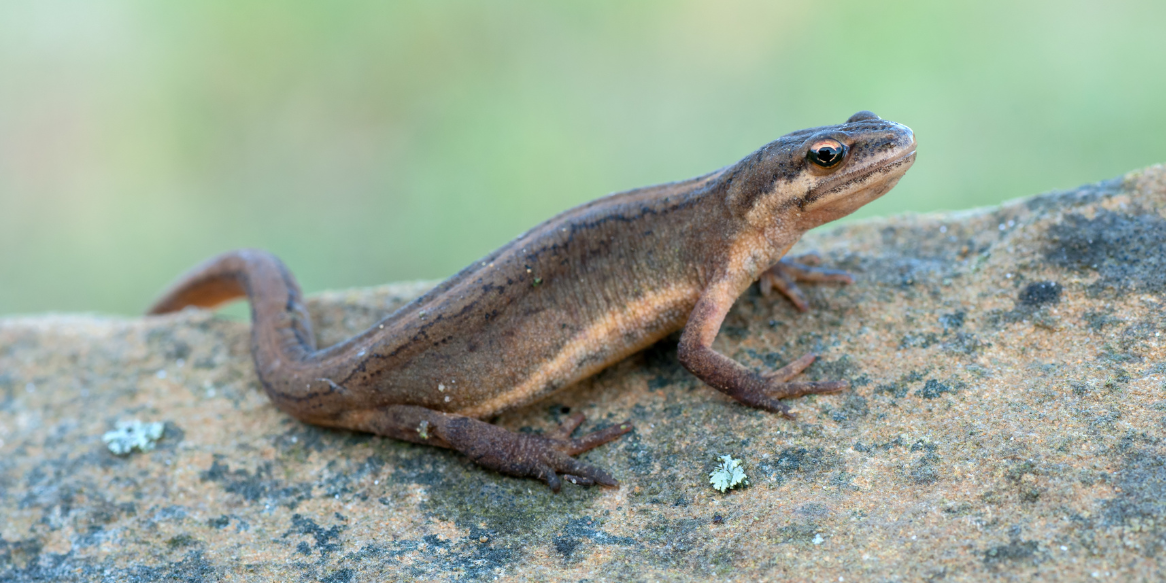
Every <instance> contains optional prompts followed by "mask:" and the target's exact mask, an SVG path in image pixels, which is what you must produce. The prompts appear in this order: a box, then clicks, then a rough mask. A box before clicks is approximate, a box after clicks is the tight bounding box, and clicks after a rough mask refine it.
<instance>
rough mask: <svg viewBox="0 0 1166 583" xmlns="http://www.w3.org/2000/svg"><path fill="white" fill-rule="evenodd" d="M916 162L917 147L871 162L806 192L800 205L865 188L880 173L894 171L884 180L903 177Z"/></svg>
mask: <svg viewBox="0 0 1166 583" xmlns="http://www.w3.org/2000/svg"><path fill="white" fill-rule="evenodd" d="M912 142H914V140H912ZM912 145H914V144H912ZM914 163H915V148H911V151H909V152H906V153H903V154H900V155H898V156H895V157H894V158H888V159H886V160H882V161H880V162H878V163H875V164H871V165H870V166H868V167H867V168H863V169H862V170H859V171H858V172H856V173H852V174H846V175H844V176H837V177H834V178H833V179H832V180H828V181H826V182H825V183H823V184H820V185H818V187H817V188H814V189H812V190H811V191H810V192H808V193H807V194H806V196H805V197H803V198H802V200H801V205H800V206H802V207H803V208H804V207H805V206H806V205H808V204H810V203H812V202H814V201H816V200H819V199H821V198H824V197H827V196H830V195H831V194H837V193H839V192H843V191H847V190H857V189H862V190H865V189H866V188H869V187H870V186H873V184H871V182H872V181H871V178H872V177H874V176H875V175H878V174H888V175H890V174H892V173H893V176H886V177H885V178H884V182H885V181H886V180H887V179H894V180H898V179H899V177H901V176H902V175H903V173H905V172H906V171H907V169H908V168H910V167H911V165H912V164H914ZM892 184H893V183H892ZM888 190H889V189H888ZM884 192H885V191H884ZM879 194H883V193H879Z"/></svg>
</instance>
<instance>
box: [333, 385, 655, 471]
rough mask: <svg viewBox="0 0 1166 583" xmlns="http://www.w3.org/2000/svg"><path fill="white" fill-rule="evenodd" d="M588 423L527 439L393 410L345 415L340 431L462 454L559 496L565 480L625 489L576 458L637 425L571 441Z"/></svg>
mask: <svg viewBox="0 0 1166 583" xmlns="http://www.w3.org/2000/svg"><path fill="white" fill-rule="evenodd" d="M582 423H583V415H582V414H575V415H573V416H571V417H568V418H567V419H566V420H565V421H564V422H563V424H562V425H561V426H560V427H559V428H558V429H557V430H555V431H551V432H549V433H547V434H545V435H527V434H521V433H514V432H511V431H507V430H505V429H503V428H501V427H498V426H497V425H492V424H490V423H486V422H485V421H479V420H477V419H474V418H472V417H465V416H462V415H453V414H449V413H442V412H440V411H434V410H432V409H426V408H424V407H417V406H413V405H392V406H388V407H384V408H381V409H373V410H362V411H351V412H349V413H345V414H343V415H342V416H341V417H340V419H339V422H338V423H337V424H336V425H337V426H340V427H345V428H348V429H354V430H357V431H367V432H369V433H375V434H377V435H384V436H387V437H393V438H396V439H401V440H404V441H411V442H413V443H425V444H429V445H436V446H438V447H445V448H449V449H452V450H455V451H459V452H461V453H463V454H465V456H466V457H468V458H470V460H471V461H473V462H474V463H476V464H478V465H480V466H482V467H485V468H489V469H492V470H495V471H497V472H500V473H503V474H508V475H511V476H518V477H520V478H535V479H537V480H542V481H543V482H546V484H547V485H548V486H550V487H551V490H553V491H555V492H558V491H559V488H561V487H562V484H563V480H567V481H568V482H571V483H572V484H578V485H581V486H591V485H593V484H600V485H602V486H614V487H619V482H617V481H616V480H615V478H613V477H611V475H610V474H608V473H607V472H605V471H603V470H601V469H599V468H597V467H595V466H592V465H589V464H585V463H583V462H581V461H579V460H577V459H575V458H574V457H572V456H575V455H579V454H581V453H583V452H585V451H587V450H590V449H593V448H595V447H598V446H600V445H603V444H605V443H607V442H609V441H612V440H614V439H616V438H617V437H619V436H621V435H623V434H625V433H627V432H629V431H631V430H632V425H631V424H630V423H621V424H619V425H613V426H610V427H607V428H605V429H600V430H599V431H594V432H592V433H588V434H587V435H583V436H581V437H578V438H574V439H573V438H571V433H573V432H574V430H575V429H576V428H578V427H579V425H580V424H582Z"/></svg>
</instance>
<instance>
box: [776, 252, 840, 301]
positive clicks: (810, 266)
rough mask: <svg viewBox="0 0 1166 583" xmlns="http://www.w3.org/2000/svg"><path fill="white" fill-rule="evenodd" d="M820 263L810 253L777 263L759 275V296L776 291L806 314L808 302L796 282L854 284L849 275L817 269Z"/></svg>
mask: <svg viewBox="0 0 1166 583" xmlns="http://www.w3.org/2000/svg"><path fill="white" fill-rule="evenodd" d="M820 262H821V259H820V258H819V257H818V256H817V255H814V254H812V253H811V254H806V255H801V256H799V257H794V258H791V259H782V260H781V261H778V262H777V265H774V266H773V267H770V268H769V269H768V270H767V271H765V272H764V273H762V274H761V278H760V279H759V280H758V283H759V285H760V287H761V295H763V296H765V297H769V296H770V295H771V294H772V293H773V290H774V289H776V290H777V291H779V292H781V293H782V295H784V296H785V297H787V298H789V301H791V302H793V304H794V307H796V308H797V309H798V311H801V312H808V311H809V310H810V302H809V301H807V300H806V294H804V293H802V290H801V289H799V288H798V286H797V283H796V282H799V281H803V282H813V283H840V284H843V285H845V284H851V283H854V278H853V277H851V275H850V274H849V273H846V272H845V271H838V270H836V269H824V268H821V267H817V265H818V264H819V263H820Z"/></svg>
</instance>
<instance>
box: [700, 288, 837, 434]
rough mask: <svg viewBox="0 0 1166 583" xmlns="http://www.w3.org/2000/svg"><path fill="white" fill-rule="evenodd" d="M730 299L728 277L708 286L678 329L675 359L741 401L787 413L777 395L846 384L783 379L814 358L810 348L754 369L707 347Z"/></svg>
mask: <svg viewBox="0 0 1166 583" xmlns="http://www.w3.org/2000/svg"><path fill="white" fill-rule="evenodd" d="M736 299H737V297H736V293H735V292H734V289H733V288H732V286H731V285H730V284H729V282H722V283H720V284H714V285H712V286H710V287H709V288H708V289H707V290H705V292H704V294H703V295H702V296H701V298H700V300H699V301H697V304H696V307H695V308H693V310H692V313H691V314H689V316H688V324H686V325H685V326H684V332H683V333H682V334H681V335H680V346H679V349H678V356H679V357H680V363H681V364H683V365H684V368H687V369H688V370H689V372H691V373H692V374H694V375H696V376H697V377H698V378H699V379H700V380H702V381H704V382H705V383H708V384H709V385H710V386H712V387H713V388H714V389H717V390H718V391H721V392H723V393H725V394H726V395H729V396H730V397H733V398H734V399H736V400H738V401H740V402H742V403H744V404H746V405H749V406H751V407H757V408H759V409H765V410H766V411H774V412H777V413H781V414H782V415H785V416H786V417H789V418H793V417H794V415H793V414H792V413H790V411H789V407H787V406H786V405H785V403H782V402H781V400H780V399H787V398H790V397H800V396H802V395H807V394H819V393H836V392H838V391H841V390H844V389H846V388H847V387H848V386H849V383H847V382H846V381H823V382H797V383H794V382H789V380H790V379H791V378H793V377H794V376H796V375H798V374H799V373H801V372H802V371H803V370H805V369H806V367H808V366H810V364H811V363H813V362H814V359H815V358H816V356H815V355H814V354H806V355H804V356H802V357H801V358H799V359H797V360H795V361H793V362H791V363H789V364H787V365H786V366H784V367H782V368H781V369H779V370H776V371H774V372H772V373H769V374H766V375H759V374H757V373H754V372H753V371H750V370H749V369H747V368H745V367H744V366H741V364H740V363H738V362H737V361H735V360H733V359H731V358H729V357H727V356H725V355H723V354H721V353H719V352H717V351H715V350H713V348H712V345H713V340H714V339H716V337H717V332H718V331H720V329H721V322H723V321H724V320H725V314H727V313H728V312H729V308H731V307H732V306H733V302H734V301H736Z"/></svg>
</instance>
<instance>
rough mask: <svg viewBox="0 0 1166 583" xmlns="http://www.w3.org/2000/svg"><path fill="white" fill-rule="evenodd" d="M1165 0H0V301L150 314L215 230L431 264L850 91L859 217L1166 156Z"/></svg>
mask: <svg viewBox="0 0 1166 583" xmlns="http://www.w3.org/2000/svg"><path fill="white" fill-rule="evenodd" d="M1164 23H1166V2H1161V0H1155V1H1145V2H1132V1H1131V2H1105V3H1100V2H1074V1H1067V0H1057V1H1039V2H1018V1H1008V2H1003V1H980V2H974V3H954V2H935V1H926V2H925V1H919V2H895V3H892V2H869V1H843V0H835V1H832V2H804V1H798V2H764V1H758V2H730V1H717V2H679V1H656V2H651V1H637V2H616V1H587V2H559V1H556V2H540V1H530V2H488V3H486V2H470V1H465V2H454V1H426V2H412V3H405V2H382V1H365V2H327V3H324V2H290V1H288V2H252V1H246V0H242V1H241V0H231V1H207V2H151V1H146V0H141V1H130V0H127V1H114V0H86V1H67V2H66V1H56V0H49V1H39V2H31V1H27V2H26V1H14V2H4V3H0V314H13V313H28V312H41V311H48V310H52V311H78V310H80V311H100V312H112V313H124V314H133V313H139V312H140V311H141V310H142V309H143V308H144V307H145V306H146V305H147V304H148V303H149V301H150V300H151V299H152V298H153V297H154V296H155V294H157V293H158V292H159V290H161V289H162V288H163V287H164V286H165V285H166V284H167V283H169V282H170V281H171V280H172V279H173V278H174V277H175V276H177V275H178V274H179V273H181V272H182V271H184V270H185V269H187V268H189V267H191V266H192V265H194V264H195V263H196V262H198V261H201V260H202V259H204V258H206V257H208V256H210V255H212V254H214V253H218V252H220V251H224V250H227V249H231V248H234V247H241V246H257V247H263V248H267V249H270V250H272V251H274V252H275V253H276V254H278V255H279V256H281V257H282V258H283V259H284V260H285V261H286V262H287V263H288V264H289V265H290V266H291V268H292V270H293V271H294V272H295V273H296V274H297V275H298V276H299V278H300V281H301V283H302V284H303V287H304V288H305V290H307V291H314V290H320V289H324V288H343V287H349V286H364V285H373V284H378V283H383V282H388V281H393V280H404V279H416V278H439V277H444V276H446V275H449V274H452V273H453V272H455V271H456V270H457V269H459V268H460V267H462V266H463V265H465V264H467V263H469V262H470V261H472V260H473V259H475V258H477V257H478V256H480V255H483V254H485V253H486V252H488V251H490V250H491V249H492V248H494V247H496V246H497V245H499V244H501V243H503V242H505V241H507V240H508V239H510V238H511V237H513V236H515V235H517V234H518V233H520V232H522V231H523V230H525V229H526V228H528V227H530V226H533V225H534V224H535V223H537V222H539V221H541V220H543V219H545V218H547V217H549V216H550V215H552V214H554V213H555V212H558V211H560V210H563V209H565V208H568V207H570V206H573V205H576V204H578V203H581V202H584V201H587V200H590V199H592V198H595V197H597V196H600V195H602V194H605V193H609V192H613V191H619V190H624V189H629V188H633V187H637V186H644V185H649V184H653V183H659V182H664V181H671V180H677V179H682V178H687V177H690V176H694V175H698V174H702V173H705V172H708V171H710V170H713V169H715V168H718V167H721V166H723V165H725V164H729V163H731V162H734V161H735V160H737V159H739V158H740V157H742V156H744V155H745V154H747V153H749V152H750V151H752V150H754V149H756V148H757V147H759V146H761V145H762V144H764V143H766V142H768V141H770V140H772V139H774V138H776V137H778V136H780V135H782V134H784V133H786V132H790V131H793V130H796V129H800V128H803V127H808V126H813V125H822V124H830V123H838V122H841V121H843V120H845V119H846V118H847V117H848V116H849V115H850V114H852V113H854V112H855V111H858V110H860V109H870V110H873V111H875V112H876V113H878V114H879V115H881V116H883V117H885V118H888V119H893V120H896V121H900V122H902V123H905V124H907V125H909V126H911V127H912V128H913V129H914V130H915V132H916V135H917V136H918V140H919V157H918V160H917V162H916V164H915V167H914V169H912V170H911V172H910V173H908V175H907V177H906V178H905V179H904V180H903V181H902V183H901V185H900V186H899V187H898V188H897V189H896V190H894V191H893V192H892V193H891V194H889V195H888V196H886V197H884V198H883V199H881V200H879V201H877V202H875V203H873V204H871V205H869V206H868V207H867V208H865V209H863V210H862V211H860V214H859V215H857V216H873V215H886V214H892V213H899V212H904V211H934V210H940V209H959V208H966V207H972V206H977V205H986V204H992V203H996V202H999V201H1002V200H1006V199H1009V198H1014V197H1017V196H1022V195H1027V194H1033V193H1037V192H1042V191H1047V190H1052V189H1058V188H1068V187H1073V186H1076V185H1078V184H1081V183H1084V182H1091V181H1097V180H1102V179H1106V178H1111V177H1114V176H1117V175H1120V174H1121V173H1124V172H1126V171H1128V170H1131V169H1135V168H1139V167H1143V166H1147V165H1150V164H1153V163H1157V162H1163V161H1166V138H1164V137H1163V136H1164V135H1166V107H1164V104H1166V99H1164V96H1166V74H1164V73H1166V58H1164V57H1166V31H1164V28H1163V26H1164Z"/></svg>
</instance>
